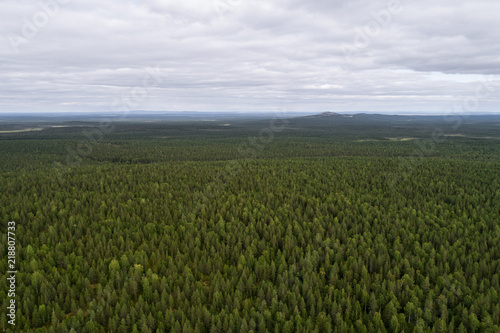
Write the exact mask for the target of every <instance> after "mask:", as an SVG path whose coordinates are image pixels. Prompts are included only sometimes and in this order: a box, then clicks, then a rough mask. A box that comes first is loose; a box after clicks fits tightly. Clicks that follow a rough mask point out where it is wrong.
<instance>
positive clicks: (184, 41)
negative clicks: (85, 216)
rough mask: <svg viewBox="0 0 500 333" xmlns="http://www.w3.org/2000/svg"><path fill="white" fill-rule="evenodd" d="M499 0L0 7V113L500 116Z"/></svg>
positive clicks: (57, 1)
mask: <svg viewBox="0 0 500 333" xmlns="http://www.w3.org/2000/svg"><path fill="white" fill-rule="evenodd" d="M498 13H500V3H499V2H497V1H494V0H488V1H486V0H479V1H475V2H471V1H463V0H453V1H452V0H443V1H439V2H436V1H428V0H423V1H418V2H417V1H411V0H391V1H367V0H317V1H314V2H309V1H303V0H301V1H299V0H274V1H267V0H247V1H243V0H208V1H201V0H183V1H182V2H180V1H173V0H144V1H129V0H122V1H116V0H110V1H105V2H102V1H95V0H89V1H85V2H77V1H74V0H42V1H40V2H32V1H26V0H4V1H2V11H1V12H0V32H1V34H0V112H9V111H10V112H12V111H14V112H16V111H40V112H46V111H110V110H115V111H119V110H127V109H141V110H193V111H203V110H206V111H273V110H278V109H280V110H281V109H287V110H289V111H294V110H296V111H325V110H331V111H377V112H381V111H387V112H391V113H403V112H411V113H416V112H422V113H428V112H439V113H444V112H449V111H450V110H452V109H454V110H455V111H457V112H500V84H499V80H498V79H499V78H500V43H498V38H497V36H496V33H495V32H497V31H500V20H499V14H498Z"/></svg>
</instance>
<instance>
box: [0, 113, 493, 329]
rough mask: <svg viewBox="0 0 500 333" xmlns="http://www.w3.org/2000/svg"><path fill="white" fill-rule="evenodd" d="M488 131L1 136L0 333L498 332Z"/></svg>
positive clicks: (238, 129) (76, 129) (238, 125)
mask: <svg viewBox="0 0 500 333" xmlns="http://www.w3.org/2000/svg"><path fill="white" fill-rule="evenodd" d="M499 125H500V118H499V117H470V118H467V119H463V120H462V119H455V118H453V119H451V118H450V119H441V118H433V117H390V116H375V115H357V116H355V117H345V116H340V115H335V114H327V115H323V116H316V117H302V118H296V119H278V120H276V119H275V120H274V122H273V121H271V120H261V119H254V120H246V121H245V120H241V119H232V120H227V121H213V122H208V121H206V122H202V121H189V122H187V121H186V122H183V121H176V122H167V121H157V122H117V123H112V124H107V127H103V126H102V124H98V123H96V122H90V121H68V122H64V123H57V124H56V123H54V124H49V123H43V124H42V125H40V124H26V123H23V124H17V125H13V124H2V125H0V155H1V156H2V158H1V160H0V219H1V220H2V227H1V228H0V229H1V235H0V236H1V237H2V240H6V239H7V223H8V222H9V221H15V222H16V238H17V246H16V251H17V252H16V256H17V257H16V259H17V260H16V263H17V264H16V265H17V270H18V273H17V275H16V283H17V284H16V302H17V313H16V326H15V327H12V326H11V325H9V324H8V323H7V321H8V319H9V318H8V317H6V316H5V315H3V316H2V318H1V319H0V328H1V329H2V330H6V331H7V332H9V331H10V332H18V331H24V332H68V331H70V332H170V331H171V332H403V331H404V332H500V246H499V244H500V141H499V140H500V135H499V133H500V131H499V129H500V127H499ZM27 128H29V129H35V128H41V129H39V130H30V131H25V129H27ZM2 243H3V242H2ZM5 244H6V243H5ZM0 251H1V252H2V257H1V261H0V271H1V272H2V279H1V280H0V295H1V299H2V302H3V303H2V309H4V312H3V313H5V311H6V310H5V309H6V308H7V306H8V304H7V302H8V297H7V291H8V289H9V286H8V281H7V279H6V277H7V274H6V272H7V271H9V268H8V264H7V253H8V247H7V245H4V246H2V247H1V249H0Z"/></svg>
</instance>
